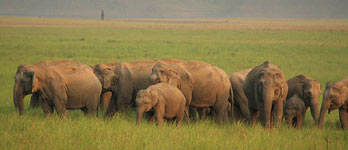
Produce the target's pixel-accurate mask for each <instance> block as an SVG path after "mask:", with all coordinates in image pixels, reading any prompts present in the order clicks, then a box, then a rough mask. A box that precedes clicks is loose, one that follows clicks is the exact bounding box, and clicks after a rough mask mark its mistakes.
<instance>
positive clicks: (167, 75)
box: [149, 61, 232, 123]
mask: <svg viewBox="0 0 348 150" xmlns="http://www.w3.org/2000/svg"><path fill="white" fill-rule="evenodd" d="M149 80H150V81H151V83H152V84H156V83H163V82H164V83H169V84H171V85H173V86H175V87H178V88H179V89H180V90H181V92H182V93H183V94H184V96H185V98H186V109H188V107H189V106H192V107H196V108H208V107H211V108H212V109H213V111H214V112H215V116H216V120H217V122H218V123H222V122H223V121H225V119H227V113H228V110H227V109H228V98H229V97H230V96H231V95H232V89H231V83H230V81H229V78H228V75H227V74H226V73H225V72H224V71H223V70H222V69H220V68H218V67H215V66H212V65H210V64H207V63H204V62H199V61H190V62H184V63H176V64H171V65H168V64H157V65H155V66H154V67H153V68H152V74H151V76H150V77H149Z"/></svg>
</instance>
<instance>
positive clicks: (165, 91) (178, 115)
mask: <svg viewBox="0 0 348 150" xmlns="http://www.w3.org/2000/svg"><path fill="white" fill-rule="evenodd" d="M136 103H137V124H140V122H141V118H142V116H143V113H144V112H148V111H150V110H152V109H153V110H154V113H155V114H154V116H153V117H155V118H156V120H157V124H158V125H161V124H163V118H165V119H173V118H175V119H176V121H177V126H180V125H181V123H182V120H183V118H184V116H185V114H186V116H188V112H187V111H185V108H186V107H185V105H186V99H185V96H184V95H183V94H182V92H181V91H180V90H179V89H178V88H176V87H174V86H171V85H170V84H168V83H158V84H156V85H152V86H150V87H148V88H147V89H145V90H140V91H139V92H138V94H137V98H136Z"/></svg>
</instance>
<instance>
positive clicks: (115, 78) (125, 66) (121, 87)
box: [94, 59, 183, 117]
mask: <svg viewBox="0 0 348 150" xmlns="http://www.w3.org/2000/svg"><path fill="white" fill-rule="evenodd" d="M178 62H183V61H182V60H177V59H167V60H159V61H136V62H120V63H118V64H116V65H111V66H110V65H102V66H103V67H98V68H95V69H94V72H95V73H96V75H97V77H98V78H99V80H100V81H101V82H102V84H103V85H104V84H107V85H112V86H114V87H113V88H112V89H111V91H112V98H111V100H110V103H109V106H108V108H107V110H106V113H105V117H112V116H113V115H114V114H115V112H116V111H118V110H124V109H125V108H128V107H135V106H136V103H135V98H136V94H137V92H138V91H139V90H142V89H146V88H147V87H149V86H150V82H149V80H148V77H149V76H150V74H151V72H152V70H151V69H152V67H153V66H154V65H156V64H160V63H169V64H170V63H178ZM110 79H112V80H110ZM111 82H113V83H111Z"/></svg>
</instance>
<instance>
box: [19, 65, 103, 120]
mask: <svg viewBox="0 0 348 150" xmlns="http://www.w3.org/2000/svg"><path fill="white" fill-rule="evenodd" d="M101 90H102V87H101V84H100V82H99V80H98V78H97V77H96V76H95V75H94V73H93V70H92V69H91V68H90V67H89V66H87V65H84V64H80V63H78V62H73V61H52V62H40V63H37V64H34V65H21V66H18V69H17V73H16V76H15V85H14V88H13V101H14V104H15V108H17V109H18V110H19V114H20V115H22V114H23V111H24V102H23V99H24V97H25V96H26V95H28V94H34V95H35V96H37V97H38V98H39V100H40V101H41V104H40V105H41V107H42V109H43V111H44V113H45V114H46V115H50V114H52V113H53V109H54V108H55V109H56V111H57V113H58V115H59V116H61V117H67V111H66V110H70V109H81V110H83V111H84V112H85V114H89V115H93V114H95V113H96V111H97V108H98V103H99V100H100V94H101Z"/></svg>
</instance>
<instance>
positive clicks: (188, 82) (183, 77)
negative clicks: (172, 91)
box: [177, 65, 193, 91]
mask: <svg viewBox="0 0 348 150" xmlns="http://www.w3.org/2000/svg"><path fill="white" fill-rule="evenodd" d="M177 70H178V73H180V80H179V81H178V89H182V88H183V86H186V88H190V89H191V90H192V91H193V78H192V76H191V73H190V72H188V71H187V70H186V69H185V68H184V67H183V66H181V65H179V67H178V68H177Z"/></svg>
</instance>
